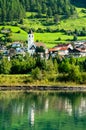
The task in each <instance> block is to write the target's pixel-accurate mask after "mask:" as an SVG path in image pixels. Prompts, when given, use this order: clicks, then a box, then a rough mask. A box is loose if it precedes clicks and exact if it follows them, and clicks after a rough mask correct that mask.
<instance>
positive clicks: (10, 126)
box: [0, 92, 86, 130]
mask: <svg viewBox="0 0 86 130" xmlns="http://www.w3.org/2000/svg"><path fill="white" fill-rule="evenodd" d="M85 129H86V93H75V92H74V93H58V92H52V93H51V92H50V93H48V92H33V93H32V92H28V93H25V92H0V130H85Z"/></svg>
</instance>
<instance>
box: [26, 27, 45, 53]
mask: <svg viewBox="0 0 86 130" xmlns="http://www.w3.org/2000/svg"><path fill="white" fill-rule="evenodd" d="M37 47H43V48H44V50H45V54H47V53H48V49H47V48H46V45H45V44H44V43H41V42H34V33H33V32H32V30H30V31H29V33H28V53H29V54H30V55H33V54H34V53H35V52H36V48H37ZM41 54H42V53H41Z"/></svg>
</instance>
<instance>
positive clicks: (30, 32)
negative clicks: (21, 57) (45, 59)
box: [28, 30, 36, 55]
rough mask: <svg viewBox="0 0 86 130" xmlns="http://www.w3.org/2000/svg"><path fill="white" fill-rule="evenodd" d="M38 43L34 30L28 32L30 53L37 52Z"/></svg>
mask: <svg viewBox="0 0 86 130" xmlns="http://www.w3.org/2000/svg"><path fill="white" fill-rule="evenodd" d="M35 49H36V45H35V43H34V34H33V32H32V30H30V31H29V33H28V53H29V54H30V55H33V54H34V53H35Z"/></svg>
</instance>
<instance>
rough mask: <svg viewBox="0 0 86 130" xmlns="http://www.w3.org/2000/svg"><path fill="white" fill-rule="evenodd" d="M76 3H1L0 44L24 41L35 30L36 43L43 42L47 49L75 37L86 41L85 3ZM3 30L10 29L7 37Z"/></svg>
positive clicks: (15, 0)
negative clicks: (30, 31) (2, 42)
mask: <svg viewBox="0 0 86 130" xmlns="http://www.w3.org/2000/svg"><path fill="white" fill-rule="evenodd" d="M78 1H79V0H71V2H70V0H61V1H60V2H59V0H50V1H47V0H42V1H40V0H34V2H32V3H31V0H26V2H25V0H21V1H20V0H13V1H10V0H8V1H7V2H6V0H4V1H3V0H0V24H1V25H0V41H4V42H11V41H23V42H26V41H27V34H28V31H29V30H30V29H32V30H33V31H34V34H35V41H39V42H44V43H45V44H46V45H47V46H48V47H52V46H54V45H55V44H57V43H67V42H71V41H73V40H74V36H76V37H77V40H86V9H85V5H86V2H85V1H84V0H82V1H79V3H78V5H77V2H78ZM38 4H39V5H38ZM62 4H63V6H62ZM7 5H8V6H7ZM9 5H10V6H9ZM17 5H19V6H17ZM55 5H56V7H55ZM81 5H82V8H81ZM2 7H3V8H2ZM53 8H54V9H55V10H54V9H53ZM4 9H6V10H4ZM10 9H11V10H12V11H9V10H10ZM44 9H45V11H44ZM64 10H65V11H64ZM43 11H44V12H43ZM10 13H11V14H10ZM15 14H17V15H15ZM8 15H9V17H8ZM2 16H3V19H2ZM16 16H17V17H16ZM6 29H8V30H10V33H9V34H8V35H7V34H5V33H2V31H3V30H6Z"/></svg>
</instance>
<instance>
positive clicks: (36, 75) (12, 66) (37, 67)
mask: <svg viewBox="0 0 86 130" xmlns="http://www.w3.org/2000/svg"><path fill="white" fill-rule="evenodd" d="M0 74H30V75H31V77H32V78H33V79H34V80H35V79H36V80H49V81H55V82H56V81H65V82H67V81H73V82H77V83H86V58H85V59H84V60H79V59H76V58H73V57H71V58H63V59H62V58H61V57H59V56H56V57H55V58H53V59H52V58H50V59H49V60H46V59H41V58H40V57H39V56H38V57H30V56H28V54H27V55H26V56H25V57H21V56H18V57H17V58H13V59H12V60H11V61H8V60H7V59H6V58H3V59H1V60H0Z"/></svg>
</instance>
